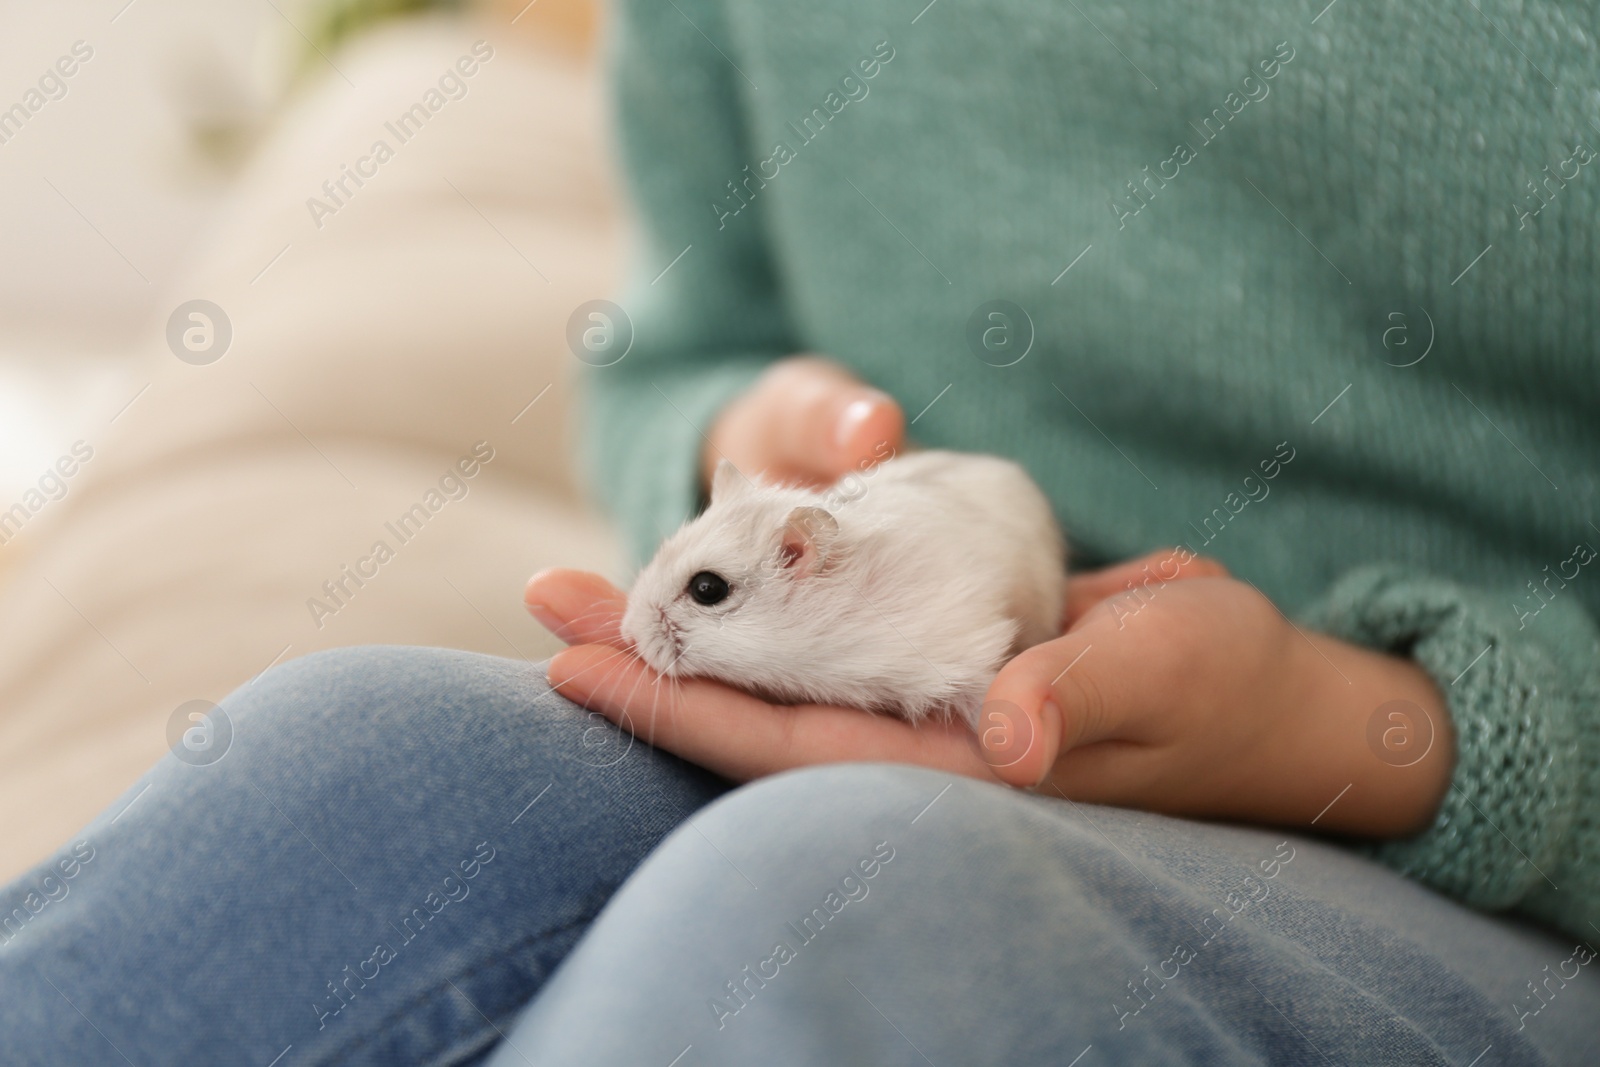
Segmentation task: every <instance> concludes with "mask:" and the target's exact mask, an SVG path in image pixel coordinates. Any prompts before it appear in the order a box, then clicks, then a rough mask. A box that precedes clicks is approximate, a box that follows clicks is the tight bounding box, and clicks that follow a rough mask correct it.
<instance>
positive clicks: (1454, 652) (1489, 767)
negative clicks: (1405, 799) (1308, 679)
mask: <svg viewBox="0 0 1600 1067" xmlns="http://www.w3.org/2000/svg"><path fill="white" fill-rule="evenodd" d="M1305 620H1306V621H1307V622H1308V623H1309V624H1311V625H1312V626H1314V627H1316V628H1317V629H1319V630H1321V631H1322V632H1324V633H1327V634H1331V635H1332V636H1334V637H1338V638H1341V639H1343V640H1345V641H1349V642H1351V643H1353V644H1357V645H1363V646H1366V647H1369V648H1373V649H1379V650H1383V651H1387V652H1393V653H1397V654H1401V655H1406V656H1409V657H1410V658H1411V659H1412V660H1413V661H1414V662H1415V663H1416V664H1417V665H1418V666H1420V667H1421V668H1422V669H1423V670H1425V671H1426V672H1427V673H1428V674H1429V675H1430V676H1431V677H1432V678H1433V680H1434V682H1435V683H1436V684H1437V686H1438V688H1439V691H1440V692H1441V693H1442V694H1443V695H1444V697H1445V701H1446V703H1447V705H1448V707H1449V711H1450V716H1451V719H1452V721H1453V724H1454V729H1455V736H1456V765H1455V771H1454V774H1453V776H1452V780H1451V783H1450V789H1449V792H1448V794H1447V795H1446V797H1445V799H1444V802H1443V804H1442V805H1441V806H1440V809H1439V813H1438V816H1437V818H1435V820H1434V822H1433V825H1432V826H1431V827H1429V828H1428V829H1427V830H1425V831H1423V832H1422V833H1421V834H1419V835H1417V836H1416V837H1413V838H1409V839H1405V840H1393V841H1382V842H1364V843H1361V844H1359V845H1357V846H1356V848H1357V849H1358V850H1360V851H1362V852H1364V853H1365V854H1367V855H1369V856H1371V857H1372V858H1373V859H1375V860H1377V861H1378V862H1380V863H1383V864H1385V865H1387V866H1390V867H1392V868H1394V869H1396V870H1398V871H1399V872H1401V873H1402V874H1406V875H1408V876H1411V877H1414V878H1416V879H1417V880H1419V881H1421V882H1424V883H1426V884H1428V885H1430V886H1432V887H1433V888H1435V889H1437V890H1439V891H1441V892H1444V893H1447V894H1449V895H1451V896H1453V897H1455V898H1457V899H1459V900H1461V901H1463V902H1465V903H1467V904H1471V905H1473V906H1476V907H1480V908H1487V909H1498V908H1507V907H1511V906H1513V905H1515V904H1517V903H1518V902H1520V901H1522V900H1523V899H1524V898H1525V897H1528V896H1530V895H1531V894H1532V895H1539V896H1543V895H1544V892H1545V891H1548V890H1553V888H1554V886H1555V883H1556V881H1559V880H1560V878H1561V877H1562V867H1563V858H1564V856H1565V855H1566V854H1567V853H1568V852H1569V851H1570V850H1571V849H1572V848H1573V847H1574V844H1573V842H1572V841H1571V840H1569V835H1570V833H1571V832H1572V831H1573V828H1574V820H1575V817H1576V816H1577V814H1578V811H1579V809H1580V807H1581V806H1582V805H1583V804H1585V803H1587V804H1589V805H1593V804H1595V803H1596V801H1597V799H1600V798H1596V797H1584V796H1583V795H1582V791H1583V788H1584V786H1585V784H1586V783H1585V778H1586V777H1587V776H1586V775H1585V774H1584V772H1583V759H1582V753H1581V752H1580V747H1592V745H1593V740H1592V739H1590V744H1589V745H1588V746H1580V741H1581V740H1582V738H1581V737H1580V733H1581V732H1582V730H1584V729H1588V730H1593V729H1594V727H1593V725H1592V724H1589V723H1586V722H1582V721H1580V718H1579V716H1580V714H1581V713H1582V711H1583V709H1581V708H1579V707H1578V706H1577V703H1578V696H1577V693H1578V684H1577V681H1576V679H1575V678H1574V677H1573V676H1572V674H1573V672H1572V671H1570V670H1564V669H1563V665H1562V664H1560V663H1559V662H1557V661H1556V660H1555V659H1554V658H1552V656H1551V655H1550V653H1549V651H1548V650H1547V649H1546V648H1545V647H1544V646H1543V644H1542V642H1541V641H1540V640H1539V639H1538V638H1537V635H1536V630H1537V627H1538V624H1539V622H1540V621H1541V620H1537V619H1536V620H1534V622H1533V623H1532V624H1531V625H1528V624H1526V620H1525V619H1519V616H1518V613H1517V612H1516V611H1514V610H1513V609H1512V608H1511V606H1510V604H1509V601H1507V602H1505V603H1501V602H1500V601H1498V600H1493V599H1491V598H1490V597H1488V596H1486V595H1484V594H1482V593H1479V592H1474V591H1471V590H1468V589H1466V588H1464V587H1462V586H1460V585H1457V584H1455V583H1453V582H1449V581H1444V580H1440V579H1435V578H1429V577H1424V576H1417V575H1414V574H1407V573H1405V572H1403V571H1402V570H1400V569H1399V568H1393V567H1382V566H1377V567H1366V568H1362V569H1360V570H1357V571H1353V572H1351V573H1349V574H1348V575H1346V576H1345V577H1344V578H1343V579H1342V580H1340V581H1339V582H1337V583H1336V584H1335V585H1334V586H1333V587H1332V588H1331V589H1330V590H1329V591H1328V593H1327V594H1326V595H1325V596H1324V597H1323V598H1322V599H1321V600H1320V601H1319V602H1318V603H1317V604H1315V605H1314V606H1313V607H1312V609H1311V610H1310V611H1309V612H1307V613H1306V616H1305ZM1561 621H1562V620H1560V619H1556V618H1552V619H1550V620H1548V622H1547V623H1546V624H1547V626H1559V625H1561ZM1519 622H1521V623H1524V625H1522V626H1521V627H1519Z"/></svg>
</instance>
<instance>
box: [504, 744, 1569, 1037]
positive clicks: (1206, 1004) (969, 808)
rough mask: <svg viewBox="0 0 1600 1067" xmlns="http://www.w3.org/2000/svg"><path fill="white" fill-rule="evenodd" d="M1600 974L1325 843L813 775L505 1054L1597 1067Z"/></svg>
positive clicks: (613, 924) (608, 919)
mask: <svg viewBox="0 0 1600 1067" xmlns="http://www.w3.org/2000/svg"><path fill="white" fill-rule="evenodd" d="M1591 942H1592V943H1593V944H1597V945H1600V933H1597V935H1596V936H1595V937H1594V938H1592V939H1591ZM1582 955H1583V953H1581V952H1580V953H1579V954H1578V957H1579V958H1581V957H1582ZM1594 970H1600V963H1580V962H1578V961H1577V959H1576V958H1575V956H1574V943H1573V941H1572V940H1571V939H1568V938H1564V937H1559V936H1557V935H1554V934H1550V933H1546V932H1543V931H1536V930H1532V929H1528V928H1524V927H1519V926H1516V925H1513V924H1511V923H1509V922H1506V921H1502V920H1499V919H1495V918H1491V917H1489V916H1485V915H1482V914H1479V913H1476V912H1472V911H1469V910H1467V909H1465V908H1462V907H1461V906H1459V905H1457V904H1454V903H1452V902H1451V901H1449V900H1446V899H1444V898H1442V897H1439V896H1436V895H1434V894H1433V893H1432V892H1430V891H1429V890H1427V889H1425V888H1423V887H1421V886H1418V885H1416V884H1414V883H1411V882H1408V881H1406V880H1404V879H1403V878H1401V877H1400V876H1398V875H1396V874H1394V873H1393V872H1392V871H1390V870H1388V869H1387V868H1383V867H1379V866H1377V865H1376V864H1373V863H1371V862H1370V861H1367V860H1364V859H1362V858H1360V857H1358V856H1355V855H1352V854H1350V853H1348V852H1346V851H1343V850H1341V849H1338V848H1336V847H1333V846H1331V845H1329V844H1325V843H1321V842H1317V841H1315V840H1311V839H1308V838H1305V837H1301V836H1297V835H1292V834H1287V833H1283V832H1274V831H1270V830H1258V829H1241V828H1235V827H1228V826H1220V825H1207V824H1196V823H1190V822H1186V821H1182V820H1177V819H1169V818H1164V817H1161V816H1155V815H1149V814H1143V813H1138V812H1130V811H1121V810H1116V809H1111V808H1102V807H1095V806H1089V805H1075V804H1072V803H1071V802H1068V801H1066V800H1064V799H1061V798H1055V799H1050V798H1046V797H1042V796H1030V795H1026V794H1022V793H1017V792H1012V791H1008V790H1006V789H1003V788H1001V787H998V786H991V785H985V784H981V783H978V782H974V781H969V780H966V779H959V778H957V779H952V778H951V776H949V775H945V774H940V773H937V772H934V771H930V770H924V769H919V768H910V767H892V766H884V765H843V766H831V767H817V768H810V769H807V770H802V771H799V772H794V773H790V774H785V775H780V776H777V777H774V778H769V779H766V780H763V781H760V782H757V783H755V784H753V785H749V786H746V787H744V788H742V789H739V790H737V791H735V792H733V793H731V794H729V795H728V796H726V797H724V798H722V799H721V800H719V801H717V802H716V803H715V804H713V805H711V806H710V807H709V808H707V809H706V810H705V811H703V812H701V813H699V814H697V815H696V816H694V818H693V821H692V824H691V826H690V828H687V829H680V830H678V831H676V832H674V833H673V834H672V835H671V836H670V837H669V838H668V839H667V840H666V841H665V842H664V843H663V844H662V845H661V846H660V847H659V848H658V849H657V850H656V851H655V852H654V853H653V854H652V856H651V857H650V858H649V859H648V860H646V861H645V863H644V864H643V866H641V868H640V869H639V870H638V871H637V872H636V873H635V874H634V876H633V877H632V878H631V879H630V880H629V881H628V883H627V884H626V885H625V886H624V887H623V889H622V890H621V891H620V892H619V893H618V894H617V895H616V896H615V897H614V898H613V899H612V901H611V903H610V904H609V905H608V906H607V908H606V910H605V911H604V912H603V913H602V914H601V916H600V918H599V919H598V920H597V921H596V923H595V925H594V926H593V927H592V928H591V930H590V931H589V934H588V935H587V937H586V938H585V939H584V940H583V941H582V942H581V943H580V944H579V946H578V948H577V949H576V950H575V951H574V952H573V954H572V955H571V956H570V957H568V959H567V961H566V962H565V963H564V964H563V965H562V967H561V969H560V970H559V971H558V972H557V974H556V975H555V976H554V977H553V978H552V979H551V980H550V982H549V983H548V984H547V985H546V987H545V990H544V992H542V993H541V994H540V996H539V997H538V999H537V1000H536V1001H535V1002H534V1003H533V1005H532V1006H530V1008H529V1009H528V1011H527V1012H526V1013H525V1014H524V1016H523V1017H522V1018H521V1019H520V1020H519V1021H518V1024H517V1026H516V1028H515V1029H513V1030H512V1031H510V1033H509V1035H508V1041H509V1042H510V1044H509V1045H508V1046H502V1048H500V1049H499V1050H497V1052H496V1053H495V1054H494V1055H493V1056H492V1057H491V1058H490V1061H489V1062H490V1065H491V1067H510V1065H513V1064H525V1063H536V1064H539V1065H541V1067H555V1065H569V1064H571V1065H576V1064H585V1065H589V1067H605V1065H608V1064H656V1065H658V1067H667V1065H668V1064H675V1065H676V1067H704V1065H708V1064H751V1063H762V1064H769V1065H776V1067H788V1065H791V1064H795V1065H798V1064H806V1065H822V1064H828V1065H833V1064H847V1063H850V1064H855V1063H859V1064H875V1065H887V1064H908V1065H910V1064H916V1065H922V1067H925V1065H927V1064H938V1065H939V1067H946V1065H954V1064H979V1063H992V1064H1008V1065H1010V1064H1027V1065H1034V1064H1037V1065H1045V1064H1050V1065H1054V1067H1066V1065H1069V1064H1072V1065H1077V1067H1097V1065H1104V1064H1135V1065H1140V1067H1144V1065H1162V1064H1230V1065H1232V1064H1263V1065H1265V1064H1273V1065H1282V1064H1318V1065H1326V1064H1363V1065H1366V1064H1440V1065H1444V1064H1452V1065H1455V1067H1466V1065H1467V1064H1473V1065H1474V1067H1492V1065H1493V1067H1503V1065H1507V1064H1542V1063H1558V1064H1574V1065H1578V1064H1594V1063H1597V1062H1600V1031H1597V1030H1596V1028H1595V1026H1594V1022H1593V1020H1594V1019H1595V1017H1596V1013H1597V1012H1600V976H1597V975H1596V974H1593V973H1588V972H1591V971H1594ZM1559 973H1565V974H1567V975H1569V976H1574V975H1575V976H1574V977H1570V980H1569V979H1563V978H1561V977H1560V976H1559ZM1552 975H1555V976H1554V977H1552ZM1530 981H1532V982H1538V983H1540V988H1541V990H1543V992H1541V993H1540V994H1539V996H1538V998H1537V999H1536V998H1535V996H1534V995H1533V993H1531V992H1530V990H1529V988H1528V986H1527V983H1528V982H1530ZM1535 1008H1537V1009H1538V1012H1537V1014H1534V1013H1533V1009H1535Z"/></svg>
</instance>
